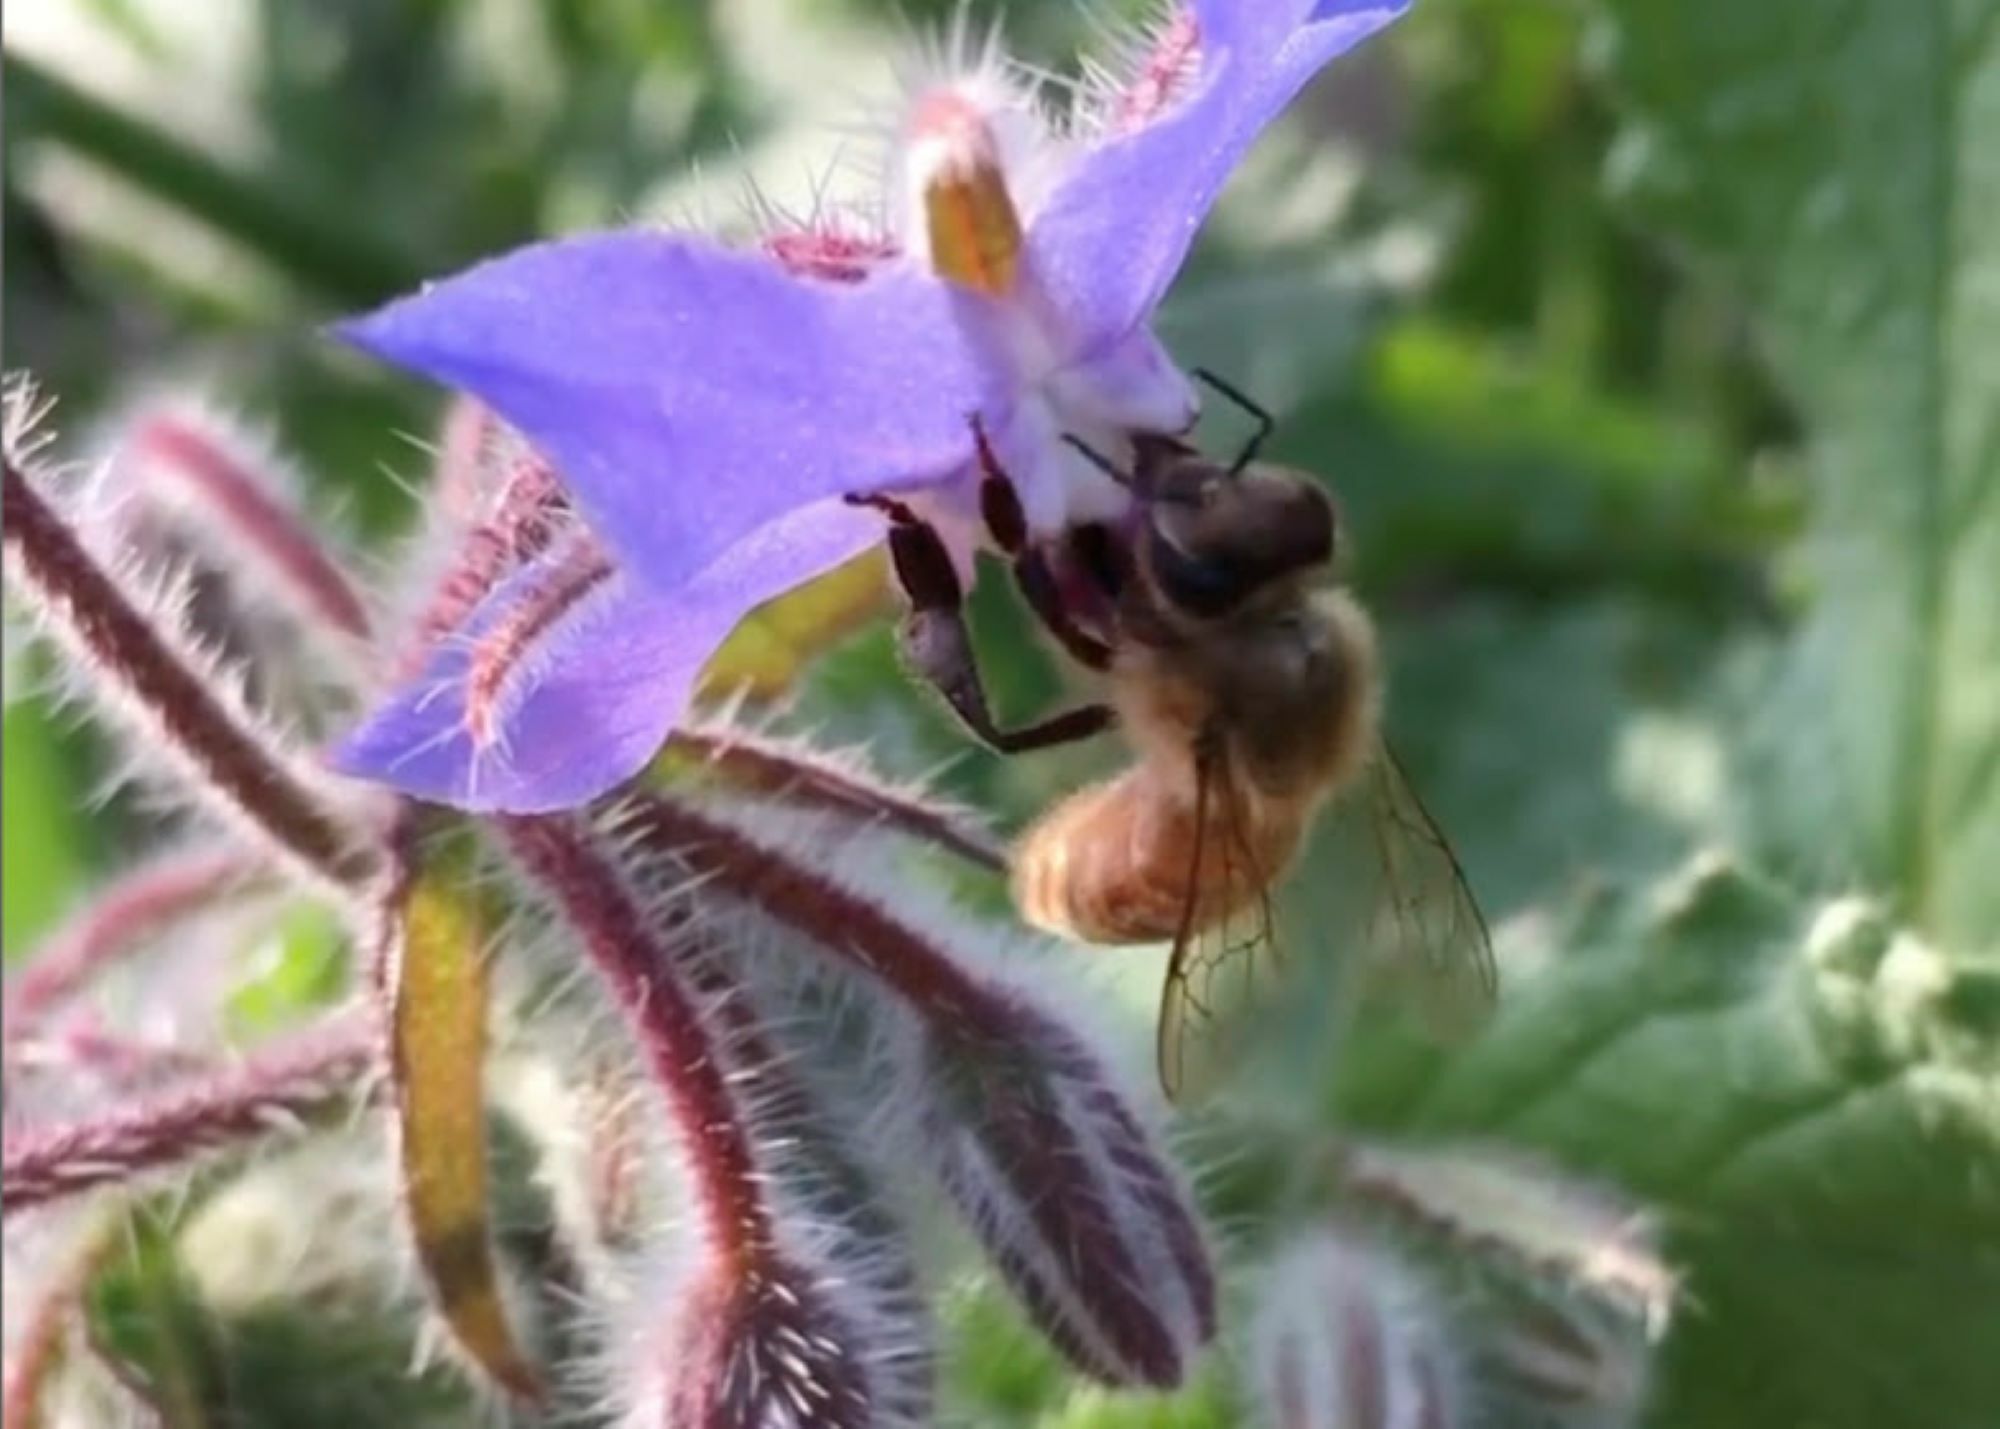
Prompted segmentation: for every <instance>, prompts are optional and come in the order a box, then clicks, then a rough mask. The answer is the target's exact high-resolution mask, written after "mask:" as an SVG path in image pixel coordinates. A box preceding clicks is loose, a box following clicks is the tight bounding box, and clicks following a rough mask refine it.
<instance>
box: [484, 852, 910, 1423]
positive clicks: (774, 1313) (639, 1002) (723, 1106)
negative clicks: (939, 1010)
mask: <svg viewBox="0 0 2000 1429" xmlns="http://www.w3.org/2000/svg"><path fill="white" fill-rule="evenodd" d="M501 827H502V831H503V834H504V837H505V840H506V844H507V847H508V849H509V851H510V852H511V853H512V855H513V856H514V858H515V859H516V860H517V861H518V862H519V863H520V865H521V866H522V868H523V869H524V870H525V871H526V872H527V873H528V874H529V875H530V876H531V877H532V878H533V879H534V880H535V881H536V882H537V883H538V884H539V885H540V886H541V888H542V890H543V893H544V895H545V897H546V898H547V900H548V901H549V902H550V903H551V904H552V905H553V907H554V909H555V911H556V912H557V914H558V916H559V918H560V920H561V922H562V923H563V924H564V925H565V926H566V927H567V928H568V929H569V930H570V931H571V932H572V934H573V935H574V937H575V939H576V941H577V942H578V943H579V944H580V946H581V949H582V951H584V952H585V953H586V955H587V956H588V957H589V958H590V960H591V962H592V963H593V965H594V966H595V967H596V968H597V970H598V972H599V974H600V976H601V977H602V979H603V981H604V983H605V985H606V987H607V989H608V990H609V992H610V994H611V998H612V1001H613V1002H614V1003H615V1004H616V1006H617V1007H618V1009H619V1011H620V1013H621V1015H622V1017H623V1019H624V1020H625V1022H626V1024H627V1027H628V1030H629V1032H630V1034H631V1036H632V1038H633V1040H634V1042H635V1043H636V1044H637V1045H638V1047H639V1049H640V1060H641V1063H642V1065H643V1066H644V1067H645V1068H646V1069H647V1070H648V1073H649V1075H650V1078H651V1080H652V1082H653V1084H654V1086H655V1087H656V1088H657V1090H658V1093H659V1095H660V1098H661V1100H662V1102H663V1104H664V1109H665V1110H666V1111H667V1113H668V1114H669V1116H670V1117H671V1119H672V1123H673V1125H674V1127H675V1128H676V1130H677V1133H678V1136H677V1139H678V1142H679V1144H680V1150H681V1153H682V1156H683V1158H684V1161H685V1163H686V1170H687V1173H688V1176H689V1179H690V1181H691V1183H692V1187H693V1192H694V1200H695V1204H696V1207H697V1218H698V1222H699V1234H698V1237H697V1239H698V1242H699V1246H700V1250H699V1254H698V1258H697V1260H696V1262H695V1264H694V1265H693V1266H692V1267H690V1268H688V1269H687V1270H685V1271H684V1273H683V1275H682V1276H681V1278H680V1282H679V1285H678V1291H679V1294H678V1297H677V1300H678V1303H673V1304H670V1305H668V1306H665V1307H664V1310H665V1314H666V1326H665V1332H664V1334H662V1333H661V1331H660V1330H659V1329H658V1328H655V1329H654V1330H653V1331H652V1332H650V1333H649V1334H644V1335H642V1336H640V1337H639V1344H638V1345H637V1346H636V1363H632V1364H630V1365H628V1366H627V1367H626V1369H627V1372H626V1374H625V1376H624V1377H623V1383H622V1384H621V1385H619V1386H617V1387H616V1388H615V1391H614V1392H615V1393H616V1395H617V1397H618V1398H619V1399H620V1400H622V1401H623V1407H624V1408H625V1410H626V1412H627V1415H628V1422H632V1423H639V1422H645V1423H665V1424H668V1425H671V1426H675V1429H681V1426H686V1429H696V1426H717V1427H718V1429H721V1426H741V1429H752V1426H756V1425H762V1424H766V1423H771V1422H776V1421H774V1420H773V1418H772V1416H773V1415H784V1416H789V1417H790V1418H791V1419H793V1420H796V1421H798V1422H810V1423H815V1424H826V1425H831V1426H855V1429H859V1426H863V1425H875V1424H911V1425H914V1424H917V1423H921V1422H922V1420H923V1418H924V1410H925V1407H926V1406H927V1405H928V1403H929V1397H930V1390H929V1379H928V1374H929V1356H928V1353H927V1352H925V1353H917V1354H913V1353H912V1352H911V1349H910V1346H911V1344H912V1343H913V1342H921V1340H922V1336H921V1334H920V1332H919V1331H918V1330H917V1329H916V1327H915V1326H914V1325H912V1324H910V1323H908V1316H907V1314H904V1315H900V1316H899V1315H896V1314H894V1313H892V1312H890V1311H889V1310H888V1307H885V1305H884V1303H883V1301H882V1297H881V1296H880V1295H879V1293H878V1294H873V1295H871V1294H870V1293H869V1292H870V1290H871V1288H873V1289H877V1290H879V1288H880V1287H879V1285H877V1283H876V1282H877V1279H878V1277H877V1275H876V1274H875V1273H874V1272H873V1271H872V1270H871V1268H870V1267H868V1266H865V1265H853V1264H841V1263H839V1262H838V1261H835V1262H832V1263H822V1262H821V1257H823V1256H825V1255H826V1253H827V1243H826V1241H825V1238H824V1237H823V1236H822V1235H821V1234H820V1233H819V1232H818V1230H817V1229H816V1228H815V1227H814V1226H813V1225H812V1223H811V1218H810V1216H808V1215H807V1214H806V1213H805V1212H804V1211H803V1210H802V1208H800V1207H798V1206H795V1205H790V1204H788V1203H787V1202H786V1201H785V1200H784V1198H783V1197H782V1196H781V1195H780V1194H779V1191H778V1186H779V1183H780V1179H781V1178H779V1177H778V1176H777V1175H776V1174H775V1167H774V1160H773V1158H774V1155H775V1154H776V1153H777V1151H778V1150H779V1148H781V1147H782V1146H783V1144H784V1142H785V1138H784V1136H783V1135H782V1132H781V1131H780V1129H779V1128H778V1127H776V1126H774V1125H773V1124H772V1122H773V1119H774V1117H777V1116H779V1115H780V1114H781V1113H782V1111H783V1110H784V1107H783V1104H782V1103H774V1102H773V1101H772V1100H771V1099H770V1098H769V1097H768V1096H763V1095H759V1094H758V1091H757V1086H758V1081H759V1072H760V1068H758V1067H756V1066H754V1065H746V1064H745V1058H746V1056H758V1055H763V1056H768V1055H769V1052H768V1050H767V1048H768V1043H767V1041H766V1039H764V1038H763V1037H762V1036H761V1034H759V1033H758V1032H757V1030H756V1028H755V1024H754V1021H746V1019H747V1018H748V1017H749V1013H748V1008H747V1004H745V1003H743V1002H742V1001H741V1000H740V999H739V998H738V997H736V996H735V995H734V993H733V990H732V989H731V988H730V987H729V986H728V983H727V979H726V975H725V974H724V973H723V972H722V969H721V966H720V964H719V963H716V962H706V963H704V962H703V961H702V954H701V938H702V930H701V928H700V926H699V924H698V923H697V922H695V921H694V918H693V915H692V914H691V912H690V911H689V910H688V908H687V907H686V905H685V904H684V903H681V904H676V905H673V906H670V907H667V908H661V907H659V906H657V904H649V902H648V900H647V899H646V898H645V897H644V895H643V894H642V892H641V891H640V889H639V887H638V886H637V885H635V883H634V881H633V879H632V877H631V875H630V874H629V873H628V872H627V871H626V869H625V867H624V866H623V864H622V863H621V860H620V858H619V856H618V855H617V853H616V852H615V850H614V849H613V848H611V847H610V846H608V845H605V844H603V843H600V842H599V841H598V840H597V839H596V838H595V837H594V836H593V835H592V834H591V833H590V832H589V831H588V829H587V828H586V827H584V826H583V825H580V824H579V823H577V822H576V821H574V820H571V819H565V818H561V817H538V818H512V819H507V820H504V821H503V822H502V825H501ZM704 989H706V991H707V993H708V994H709V995H708V996H707V997H704V995H703V994H704ZM718 993H719V994H720V995H719V996H717V995H716V994H718ZM746 1032H747V1033H748V1034H749V1035H748V1036H747V1037H746V1036H745V1035H744V1034H745V1033H746ZM816 1251H817V1254H816V1253H815V1252H816ZM892 1298H900V1299H903V1300H906V1299H907V1297H892ZM634 1353H635V1351H634V1350H633V1349H632V1348H630V1347H628V1351H627V1354H628V1356H633V1355H634Z"/></svg>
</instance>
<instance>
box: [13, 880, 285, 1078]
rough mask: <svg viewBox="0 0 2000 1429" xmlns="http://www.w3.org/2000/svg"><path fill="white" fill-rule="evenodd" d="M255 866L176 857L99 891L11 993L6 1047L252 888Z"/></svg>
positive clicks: (44, 948)
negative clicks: (207, 911) (186, 923)
mask: <svg viewBox="0 0 2000 1429" xmlns="http://www.w3.org/2000/svg"><path fill="white" fill-rule="evenodd" d="M253 867H254V866H253V865H252V863H251V862H250V860H249V859H247V858H245V857H244V856H243V855H242V854H239V853H206V852H203V853H178V854H170V855H168V856H167V857H165V858H162V859H158V860H156V861H154V862H152V863H148V864H144V865H142V866H140V867H138V868H135V869H131V870H130V871H128V872H127V873H125V874H124V875H122V876H121V877H119V878H118V879H116V880H114V881H113V882H112V883H111V884H110V885H109V886H108V887H105V888H103V889H101V890H99V892H98V894H97V896H96V898H95V899H93V900H92V901H91V902H90V903H89V904H88V905H87V906H86V907H85V908H84V909H83V910H82V911H81V912H79V913H77V914H76V915H75V916H74V917H73V918H71V919H70V921H69V922H68V923H67V924H66V925H64V926H63V927H62V928H61V929H59V930H57V932H56V933H55V934H54V935H52V936H51V937H49V938H48V939H46V940H45V941H44V942H43V943H42V944H41V946H40V947H39V948H38V949H36V951H35V952H34V954H33V957H32V959H31V961H30V962H29V963H28V965H27V966H26V967H25V968H24V969H22V971H21V975H20V976H19V977H17V978H15V979H14V981H13V984H12V986H10V987H9V988H8V989H7V995H6V1002H5V1013H4V1024H5V1025H4V1029H3V1030H4V1035H5V1038H6V1044H7V1046H8V1047H10V1048H11V1047H13V1046H14V1045H15V1044H16V1043H18V1042H20V1041H21V1039H22V1038H24V1037H25V1036H26V1035H27V1034H28V1033H29V1032H31V1031H32V1030H33V1029H34V1028H35V1026H36V1025H37V1024H38V1023H39V1022H40V1021H41V1020H42V1019H43V1018H44V1017H46V1016H47V1015H48V1014H49V1012H50V1011H51V1010H52V1009H54V1008H55V1007H56V1005H57V1004H59V1003H61V1002H64V1001H66V1000H67V999H68V998H70V997H72V996H74V995H75V994H76V993H77V992H79V991H81V990H82V988H83V987H84V986H85V984H87V983H89V982H90V981H91V980H92V979H93V978H95V977H96V976H97V975H98V974H99V973H101V972H103V971H104V970H105V969H107V968H109V967H111V966H112V965H113V964H115V963H117V962H118V961H119V960H120V959H121V958H123V957H125V956H126V955H128V954H129V953H131V952H133V951H134V950H135V949H137V948H138V947H139V946H140V945H142V944H143V943H145V942H146V941H147V940H149V939H152V938H156V937H158V936H159V934H160V933H161V932H162V931H163V930H164V929H166V928H168V927H170V926H171V925H172V924H174V923H175V922H177V921H179V920H180V919H182V918H185V917H187V916H188V915H190V914H192V913H198V912H200V911H201V910H202V909H204V908H207V907H208V906H210V905H211V904H213V903H215V902H216V901H217V900H219V899H220V898H222V897H223V896H224V895H225V894H228V893H230V892H232V891H235V890H237V889H239V888H241V887H244V886H247V885H248V884H249V882H250V880H251V876H252V871H253Z"/></svg>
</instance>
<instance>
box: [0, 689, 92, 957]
mask: <svg viewBox="0 0 2000 1429" xmlns="http://www.w3.org/2000/svg"><path fill="white" fill-rule="evenodd" d="M0 743H4V750H5V760H6V767H5V769H4V771H0V795H4V797H5V809H4V812H0V824H4V827H5V828H6V829H7V830H8V835H7V837H6V839H5V840H4V841H0V850H4V853H5V856H6V867H5V871H4V881H3V882H0V887H4V888H5V890H6V893H5V896H4V898H0V910H3V911H4V914H5V919H4V921H5V928H4V932H0V939H4V946H5V947H6V949H7V951H8V953H9V954H10V955H14V954H18V953H20V952H22V951H25V950H26V949H27V948H28V947H29V946H30V945H31V944H32V943H33V942H34V940H35V938H36V936H37V935H39V934H40V933H41V932H43V931H44V930H45V929H46V928H47V927H48V926H49V924H50V923H51V922H52V921H53V920H54V919H55V918H56V917H57V915H59V914H60V913H61V912H62V911H63V909H64V908H65V907H67V906H68V904H69V901H70V899H71V897H72V895H74V894H75V892H76V890H77V887H78V885H79V884H80V883H81V882H82V879H83V876H84V873H85V859H84V839H83V830H82V827H81V820H80V819H79V817H78V815H79V813H80V810H79V809H78V806H77V800H76V797H75V795H74V793H73V791H72V785H71V779H70V771H69V769H68V767H67V761H65V760H64V759H63V758H62V757H61V753H62V751H61V747H60V743H59V741H58V740H57V739H56V735H55V731H54V729H53V728H52V727H51V726H50V723H49V716H48V711H47V709H46V707H45V706H44V705H42V704H41V703H40V702H39V701H35V700H19V701H15V702H13V703H10V704H9V705H8V706H7V709H6V713H5V716H4V723H0Z"/></svg>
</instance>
